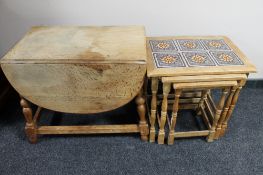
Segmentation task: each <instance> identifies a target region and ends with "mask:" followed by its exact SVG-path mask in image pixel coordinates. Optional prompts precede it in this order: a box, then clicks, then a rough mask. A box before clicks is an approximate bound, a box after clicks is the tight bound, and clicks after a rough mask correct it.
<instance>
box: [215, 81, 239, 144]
mask: <svg viewBox="0 0 263 175" xmlns="http://www.w3.org/2000/svg"><path fill="white" fill-rule="evenodd" d="M236 89H237V86H233V87H232V88H231V91H230V94H229V96H228V98H227V101H226V104H225V106H224V109H223V112H222V115H221V117H220V119H219V121H218V124H217V128H216V134H215V139H218V138H219V137H220V133H221V129H222V124H223V122H224V121H225V119H226V115H227V113H228V110H229V107H230V105H231V102H232V99H233V96H234V94H235V92H236Z"/></svg>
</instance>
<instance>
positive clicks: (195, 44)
mask: <svg viewBox="0 0 263 175" xmlns="http://www.w3.org/2000/svg"><path fill="white" fill-rule="evenodd" d="M175 42H177V43H178V45H179V48H180V50H183V51H196V50H204V47H203V46H202V45H201V43H200V41H199V40H196V39H195V40H194V39H180V40H175Z"/></svg>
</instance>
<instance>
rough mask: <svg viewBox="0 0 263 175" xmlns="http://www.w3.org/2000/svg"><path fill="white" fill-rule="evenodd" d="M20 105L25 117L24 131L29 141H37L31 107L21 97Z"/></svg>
mask: <svg viewBox="0 0 263 175" xmlns="http://www.w3.org/2000/svg"><path fill="white" fill-rule="evenodd" d="M20 105H21V107H22V110H23V114H24V117H25V119H26V126H25V133H26V136H27V138H28V140H29V142H30V143H36V142H37V126H36V123H35V122H34V120H33V115H32V109H31V108H30V105H29V103H28V102H27V101H26V100H25V99H24V98H23V97H21V100H20Z"/></svg>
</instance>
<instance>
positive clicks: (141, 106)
mask: <svg viewBox="0 0 263 175" xmlns="http://www.w3.org/2000/svg"><path fill="white" fill-rule="evenodd" d="M135 102H136V104H137V111H138V114H139V117H140V122H139V127H140V133H141V139H142V140H143V141H147V140H148V135H149V128H148V124H147V122H146V117H145V115H146V107H145V99H144V98H143V96H142V91H141V92H140V93H139V94H138V96H137V97H136V100H135Z"/></svg>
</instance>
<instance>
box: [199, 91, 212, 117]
mask: <svg viewBox="0 0 263 175" xmlns="http://www.w3.org/2000/svg"><path fill="white" fill-rule="evenodd" d="M209 92H210V90H209V89H205V90H202V95H201V99H200V101H199V104H198V107H197V115H201V108H202V107H203V106H204V101H205V100H206V98H207V94H208V93H209Z"/></svg>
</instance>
